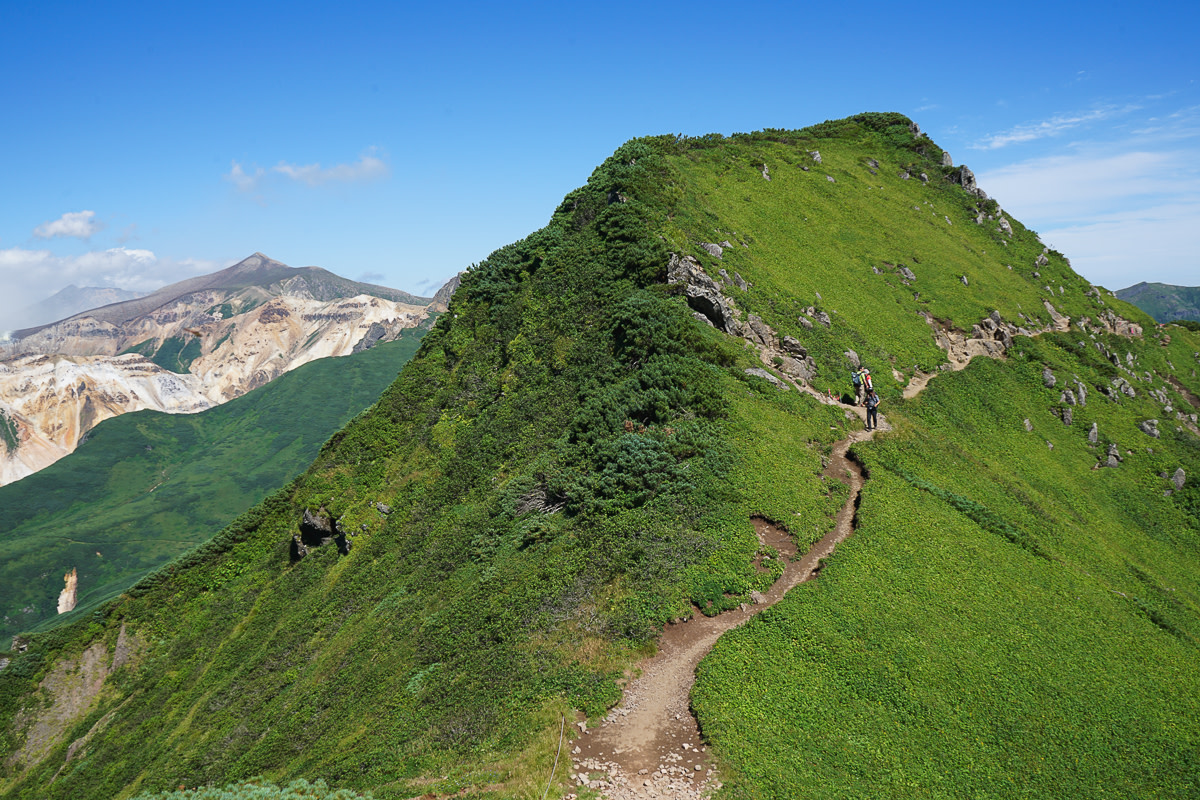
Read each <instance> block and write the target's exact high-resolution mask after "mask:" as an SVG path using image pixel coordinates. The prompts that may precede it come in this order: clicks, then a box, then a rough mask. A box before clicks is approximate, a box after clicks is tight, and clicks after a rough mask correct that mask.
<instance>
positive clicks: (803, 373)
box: [779, 356, 817, 381]
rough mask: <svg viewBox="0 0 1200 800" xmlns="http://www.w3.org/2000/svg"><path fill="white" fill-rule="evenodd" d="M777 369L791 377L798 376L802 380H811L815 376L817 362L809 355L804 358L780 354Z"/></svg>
mask: <svg viewBox="0 0 1200 800" xmlns="http://www.w3.org/2000/svg"><path fill="white" fill-rule="evenodd" d="M779 369H780V370H781V371H783V372H785V373H787V374H788V375H791V376H792V377H793V378H799V379H801V380H803V381H811V380H812V379H813V378H815V377H816V376H817V364H816V362H815V361H813V359H812V357H811V356H807V357H804V358H792V357H791V356H780V357H779Z"/></svg>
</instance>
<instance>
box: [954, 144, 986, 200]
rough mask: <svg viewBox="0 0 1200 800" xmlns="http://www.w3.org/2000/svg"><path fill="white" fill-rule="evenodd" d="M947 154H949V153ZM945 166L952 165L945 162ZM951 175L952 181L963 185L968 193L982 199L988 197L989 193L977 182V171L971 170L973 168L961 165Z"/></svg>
mask: <svg viewBox="0 0 1200 800" xmlns="http://www.w3.org/2000/svg"><path fill="white" fill-rule="evenodd" d="M945 155H947V156H948V155H949V154H948V153H947V154H945ZM944 166H950V165H949V164H945V165H944ZM949 177H950V180H951V182H953V183H957V184H958V185H960V186H962V188H963V191H965V192H966V193H967V194H970V195H974V196H975V197H978V198H980V199H987V193H986V192H984V191H983V190H982V189H980V188H979V186H978V185H977V184H976V183H975V173H974V172H971V170H970V169H968V168H967V167H966V166H962V167H959V168H958V169H957V170H955V171H954V172H952V173H950V176H949Z"/></svg>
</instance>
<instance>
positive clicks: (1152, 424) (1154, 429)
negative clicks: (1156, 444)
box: [1138, 419, 1159, 439]
mask: <svg viewBox="0 0 1200 800" xmlns="http://www.w3.org/2000/svg"><path fill="white" fill-rule="evenodd" d="M1138 428H1140V429H1141V431H1142V433H1144V434H1146V435H1147V436H1152V437H1154V438H1155V439H1157V438H1158V435H1159V434H1158V420H1156V419H1148V420H1146V421H1145V422H1143V423H1142V424H1140V425H1138Z"/></svg>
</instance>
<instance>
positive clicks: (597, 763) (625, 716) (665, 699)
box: [566, 348, 971, 800]
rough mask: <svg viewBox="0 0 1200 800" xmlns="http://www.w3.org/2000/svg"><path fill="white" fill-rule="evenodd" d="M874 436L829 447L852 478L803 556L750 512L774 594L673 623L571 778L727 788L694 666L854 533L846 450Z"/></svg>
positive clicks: (617, 788)
mask: <svg viewBox="0 0 1200 800" xmlns="http://www.w3.org/2000/svg"><path fill="white" fill-rule="evenodd" d="M775 355H778V352H777V351H775V350H773V349H771V348H762V349H760V351H759V356H760V358H761V360H762V362H763V364H764V365H766V366H771V365H772V357H773V356H775ZM970 360H971V356H970V355H965V357H964V358H962V359H959V360H952V362H951V363H952V365H953V366H952V369H953V370H959V369H962V368H963V367H965V366H966V365H967V364H968V363H969V362H970ZM938 374H940V373H938V372H929V373H920V372H918V373H917V374H915V375H914V376H913V377H912V378H911V379H910V381H909V383H908V385H907V386H905V387H904V389H903V392H902V395H903V397H904V398H905V399H910V398H912V397H915V396H917V395H918V394H920V392H921V391H922V390H923V389H924V388H925V387H926V385H928V383H929V381H930V380H931V379H932V378H933V377H935V376H936V375H938ZM782 377H783V380H784V381H786V383H787V384H789V385H790V386H791V387H792V388H795V389H796V390H798V391H801V392H804V393H805V394H808V395H811V396H812V397H814V398H815V399H816V400H817V401H818V402H820V403H822V404H824V405H834V406H839V407H841V408H842V409H844V411H845V414H846V418H847V419H851V418H853V417H855V416H857V417H858V418H859V419H860V420H861V421H863V422H864V423H865V422H866V417H867V411H866V409H865V408H863V407H861V406H857V405H846V404H844V403H842V402H841V401H840V400H839V399H838V398H836V397H833V396H831V395H830V394H826V393H822V392H819V391H817V390H816V389H814V388H812V387H811V386H809V385H808V384H807V382H804V381H797V380H796V379H794V378H792V377H791V376H788V375H783V376H782ZM891 429H892V428H891V425H889V424H888V421H887V418H886V416H885V415H884V414H882V413H880V414H879V415H878V425H877V428H876V430H880V431H889V430H891ZM875 432H876V431H874V430H872V431H868V430H857V431H853V432H851V433H850V435H849V436H847V437H846V438H845V439H842V440H840V441H838V442H836V443H834V445H833V449H832V452H831V454H830V459H829V464H828V466H827V467H826V468H825V470H824V473H823V474H824V475H825V476H826V477H827V478H831V479H836V480H839V481H841V482H842V483H844V484H846V485H847V486H848V487H849V489H850V493H849V496H848V497H847V498H846V502H845V504H844V505H843V506H842V509H841V511H839V512H838V514H837V517H836V521H835V525H834V527H833V529H832V530H831V531H830V532H829V533H827V534H826V535H825V536H824V537H823V538H822V539H821V540H820V541H818V542H817V543H816V544H814V545H813V546H812V547H811V548H810V549H809V551H808V552H807V553H805V554H803V555H802V556H800V555H798V554H797V549H796V544H795V542H794V541H793V540H792V538H791V536H789V535H788V533H787V532H786V531H784V530H783V529H781V528H779V527H777V526H775V525H774V524H773V523H771V522H770V521H768V520H765V519H762V518H754V519H753V523H754V528H755V531H756V533H757V534H758V538H759V541H760V542H761V543H762V544H763V545H770V546H771V547H774V548H775V549H776V550H778V551H779V553H780V556H781V557H782V558H783V559H784V562H785V568H784V572H783V575H782V576H780V578H779V579H778V580H777V581H776V582H775V584H774V585H773V586H772V587H771V588H770V590H768V591H767V592H766V594H758V593H754V594H753V595H752V598H753V600H754V604H753V605H749V604H743V605H742V606H741V607H740V608H738V609H735V610H732V611H727V612H725V613H723V614H720V615H718V616H715V617H705V616H703V615H701V614H699V613H696V614H694V615H693V616H692V618H690V619H688V620H685V621H682V622H678V623H674V624H670V625H667V626H666V628H665V629H664V630H663V634H662V638H661V639H660V640H659V647H658V652H657V653H656V654H655V655H654V656H653V657H651V658H649V659H646V660H645V661H643V662H642V663H640V664H639V665H638V666H637V669H636V674H637V677H636V678H635V679H633V680H631V681H630V682H629V683H628V684H627V685H626V687H625V691H624V696H623V697H622V700H621V703H620V704H619V705H618V706H616V707H615V708H613V709H612V711H611V712H609V715H608V716H607V717H606V718H605V720H604V722H603V723H602V724H601V725H600V727H598V728H594V729H588V728H587V727H586V723H585V722H582V721H580V722H577V723H576V725H578V726H579V728H580V730H581V731H582V733H581V735H580V736H579V738H578V739H576V740H575V741H574V742H572V743H571V745H570V746H571V762H570V764H571V766H570V775H569V777H570V780H571V783H572V784H574V785H576V786H578V787H580V788H581V789H582V788H587V789H590V790H592V792H595V793H599V795H600V796H601V797H604V798H608V800H643V798H672V799H673V800H703V798H707V797H709V796H711V794H712V793H713V792H715V791H716V790H717V789H719V788H721V781H720V777H719V776H718V775H717V773H716V770H715V769H714V768H713V767H712V765H711V764H710V762H709V759H708V754H707V747H706V746H705V744H704V743H703V741H702V740H701V738H700V730H699V728H698V727H697V725H696V719H695V717H693V716H692V712H691V704H690V697H691V691H692V686H693V685H694V683H695V680H696V668H697V667H698V666H699V664H700V661H701V659H703V658H704V656H705V655H707V654H708V652H709V651H710V650H711V649H712V647H713V645H714V644H715V643H716V641H717V639H718V638H719V637H720V636H721V635H722V634H723V633H725V632H726V631H730V630H733V629H734V628H737V627H739V626H741V625H743V624H744V623H745V622H746V621H747V620H749V619H750V618H751V617H753V616H755V615H756V614H758V613H759V612H761V611H763V610H764V609H767V608H770V607H771V606H773V605H774V604H775V603H777V602H779V601H780V600H781V599H782V598H783V596H784V594H786V593H787V592H788V590H790V589H792V588H793V587H795V586H797V585H798V584H801V583H803V582H805V581H807V580H811V579H812V578H814V577H816V576H817V574H818V573H819V572H820V570H821V563H822V560H823V559H825V558H828V557H829V556H830V555H832V554H833V551H834V548H835V547H837V545H838V544H839V543H840V542H842V541H843V540H845V539H846V538H847V537H849V536H850V535H851V534H852V533H853V532H854V514H855V509H857V507H858V499H859V495H860V494H861V492H862V487H863V482H864V477H863V471H862V468H861V467H860V466H859V465H858V464H857V463H856V462H855V461H854V460H853V459H851V458H850V457H849V456H848V450H849V449H850V447H851V445H853V444H855V443H856V442H861V441H866V440H868V439H872V438H874V436H875ZM590 796H595V795H594V794H593V795H590ZM577 797H578V795H577V794H574V793H570V794H567V795H566V798H567V800H576V798H577Z"/></svg>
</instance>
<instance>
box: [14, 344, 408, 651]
mask: <svg viewBox="0 0 1200 800" xmlns="http://www.w3.org/2000/svg"><path fill="white" fill-rule="evenodd" d="M422 332H423V331H420V330H414V331H412V332H411V333H408V334H406V335H405V336H403V337H402V338H401V339H400V340H398V341H397V342H395V343H392V342H386V343H382V344H378V345H376V346H375V347H373V348H371V349H369V350H367V351H365V352H362V353H356V354H354V355H352V356H347V357H344V358H342V359H318V360H316V361H313V362H311V363H309V364H305V365H303V366H301V367H299V368H298V369H297V370H295V372H294V374H293V373H288V374H285V375H282V376H280V377H279V378H278V379H277V380H274V381H272V382H270V383H268V384H266V385H265V386H262V387H260V388H258V389H255V390H253V391H252V392H250V393H249V394H248V395H245V396H243V397H239V398H235V399H234V400H232V401H230V402H229V403H227V404H224V405H220V406H217V407H215V408H211V409H208V410H206V411H201V412H199V413H197V414H178V415H173V414H164V413H162V412H158V411H153V410H144V411H140V412H136V413H132V414H126V415H121V416H119V417H115V418H113V419H109V420H105V421H104V422H102V423H100V424H99V425H97V426H96V427H95V428H94V429H93V430H91V431H89V433H88V435H87V437H86V439H85V441H83V442H82V443H81V445H80V446H79V447H78V448H77V449H76V451H75V452H74V453H72V454H71V455H70V456H69V457H67V458H64V459H61V460H60V461H58V462H56V463H54V464H52V465H50V466H49V467H47V468H45V469H44V470H41V471H39V472H37V473H34V474H33V475H29V476H27V477H25V478H22V479H21V480H20V481H17V482H15V483H10V484H7V485H5V486H2V487H0V519H2V520H3V524H2V525H0V636H4V637H5V638H6V640H8V639H11V637H12V636H13V635H14V634H17V633H21V632H22V631H30V630H42V629H47V628H50V627H53V626H56V625H59V624H61V623H62V622H64V621H67V620H71V619H74V618H77V617H81V616H83V615H85V614H89V613H91V612H93V611H94V610H95V609H96V607H97V606H98V605H99V604H100V603H102V602H104V601H105V600H108V599H111V598H112V597H115V596H117V595H119V594H121V592H123V591H125V590H126V589H128V588H129V587H130V586H131V585H132V584H134V583H136V582H137V581H138V580H139V579H140V578H141V577H143V576H144V575H146V574H147V573H149V572H153V571H154V570H156V569H157V568H159V567H161V566H162V565H163V564H165V563H166V562H168V561H170V560H171V559H173V558H175V557H177V556H180V555H182V554H183V553H185V552H187V551H188V550H190V549H191V548H193V547H196V546H198V545H201V544H203V543H204V542H205V541H207V540H208V539H210V538H212V535H213V532H214V531H216V530H219V529H220V528H221V527H223V526H224V525H227V524H228V523H229V522H231V521H232V520H233V519H234V518H235V517H237V516H238V514H240V513H242V512H244V511H246V510H248V509H250V508H251V507H252V506H254V505H255V504H256V503H258V502H259V501H260V500H262V499H263V498H264V497H266V496H267V495H268V494H270V493H271V492H273V491H275V490H276V489H278V488H279V487H281V486H283V485H284V484H286V483H287V482H288V481H290V480H291V479H292V478H293V477H295V475H296V473H298V472H300V471H301V470H303V469H304V467H306V466H307V465H308V464H309V463H310V462H311V461H312V459H313V456H315V455H316V453H317V452H318V451H319V450H320V448H321V445H322V444H324V442H325V440H326V439H328V438H329V437H330V436H331V435H332V434H333V433H335V432H336V431H337V430H338V429H339V428H341V426H342V425H344V424H345V423H346V422H347V421H348V420H350V419H351V418H352V417H353V416H354V415H355V414H357V413H358V412H360V411H362V410H363V409H364V408H366V407H367V406H369V405H370V404H371V403H373V402H374V401H375V399H376V398H377V397H378V396H379V393H380V392H381V391H382V390H383V389H384V388H385V387H386V386H387V385H388V384H389V383H391V382H392V380H394V379H395V377H396V373H397V372H399V370H400V368H401V367H402V366H403V365H404V363H405V362H406V361H407V360H408V359H409V358H410V357H411V356H412V354H413V353H415V352H416V349H417V344H418V343H419V341H420V335H421V333H422ZM70 571H76V572H77V573H78V578H79V579H80V582H81V585H85V586H87V587H88V588H87V589H85V590H84V591H82V592H80V594H79V597H78V602H77V604H76V605H75V608H74V609H73V610H72V611H71V612H69V613H68V614H59V615H56V614H55V600H56V598H57V597H58V593H59V592H60V591H61V590H62V588H63V575H64V574H65V573H67V572H70Z"/></svg>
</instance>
